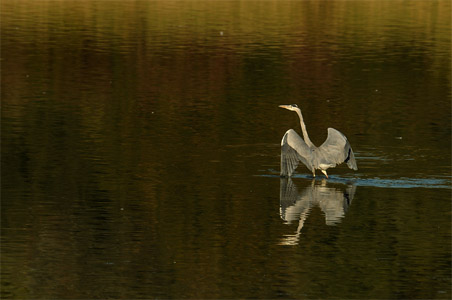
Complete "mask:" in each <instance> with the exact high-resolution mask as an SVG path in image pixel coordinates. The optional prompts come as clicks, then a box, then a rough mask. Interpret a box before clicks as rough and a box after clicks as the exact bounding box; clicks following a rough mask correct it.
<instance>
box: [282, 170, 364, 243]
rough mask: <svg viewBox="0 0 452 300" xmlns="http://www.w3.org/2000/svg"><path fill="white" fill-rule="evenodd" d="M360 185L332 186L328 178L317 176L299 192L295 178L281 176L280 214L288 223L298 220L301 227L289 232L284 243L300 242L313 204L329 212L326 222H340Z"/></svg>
mask: <svg viewBox="0 0 452 300" xmlns="http://www.w3.org/2000/svg"><path fill="white" fill-rule="evenodd" d="M355 190H356V186H355V185H347V186H343V187H342V188H339V187H338V186H336V187H332V186H331V185H330V186H328V184H327V182H326V181H325V180H322V182H321V184H318V183H316V181H315V180H312V182H311V183H310V184H309V185H307V186H306V188H305V189H304V190H303V191H302V192H298V189H297V187H296V185H295V184H294V183H293V181H292V179H291V178H288V179H286V178H281V182H280V215H281V218H282V219H283V220H284V221H286V223H287V224H290V223H292V222H293V221H296V220H298V222H299V223H298V228H297V231H296V233H295V234H294V235H286V236H285V238H284V240H283V241H281V244H282V245H296V244H298V241H299V238H300V234H301V229H302V228H303V225H304V222H305V220H306V219H307V217H308V215H309V213H310V211H311V208H312V207H313V206H316V205H318V206H319V207H320V209H321V210H322V211H323V213H324V214H325V222H326V225H336V224H338V223H339V222H340V221H341V219H342V218H343V217H344V216H345V213H346V212H347V210H348V208H349V206H350V205H351V203H352V200H353V197H354V195H355Z"/></svg>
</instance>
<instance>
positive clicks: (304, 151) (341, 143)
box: [279, 104, 358, 178]
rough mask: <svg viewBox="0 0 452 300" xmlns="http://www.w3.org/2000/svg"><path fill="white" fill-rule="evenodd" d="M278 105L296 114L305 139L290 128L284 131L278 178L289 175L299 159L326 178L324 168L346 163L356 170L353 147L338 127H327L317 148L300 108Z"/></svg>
mask: <svg viewBox="0 0 452 300" xmlns="http://www.w3.org/2000/svg"><path fill="white" fill-rule="evenodd" d="M279 107H281V108H285V109H288V110H290V111H294V112H296V113H297V115H298V117H299V118H300V124H301V131H302V132H303V138H304V140H303V139H302V138H301V137H300V136H299V135H298V134H297V133H296V132H295V130H293V129H289V130H287V132H286V133H285V134H284V136H283V138H282V140H281V177H291V176H292V174H293V172H294V171H295V169H296V168H297V167H298V164H299V162H302V163H303V164H304V165H305V166H306V167H307V168H308V169H309V170H310V171H311V172H312V176H314V177H315V170H317V169H319V170H320V171H322V173H323V174H325V176H326V178H328V174H327V172H326V170H327V169H329V168H334V167H335V166H336V165H339V164H341V163H346V164H347V166H348V167H349V168H350V169H352V170H358V167H357V166H356V161H355V155H354V153H353V150H352V147H351V146H350V143H349V142H348V140H347V138H346V137H345V135H343V134H342V133H341V132H340V131H339V130H336V129H334V128H328V137H327V139H326V140H325V142H324V143H323V144H322V145H321V146H320V147H316V146H315V145H314V144H313V143H312V142H311V140H310V139H309V135H308V132H307V131H306V125H305V124H304V121H303V115H302V114H301V110H300V108H299V107H298V106H297V105H296V104H291V105H279Z"/></svg>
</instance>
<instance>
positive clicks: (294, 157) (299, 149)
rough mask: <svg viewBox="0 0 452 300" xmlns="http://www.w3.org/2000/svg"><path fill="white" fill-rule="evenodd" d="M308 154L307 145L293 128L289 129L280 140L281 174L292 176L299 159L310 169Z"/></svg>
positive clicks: (309, 153)
mask: <svg viewBox="0 0 452 300" xmlns="http://www.w3.org/2000/svg"><path fill="white" fill-rule="evenodd" d="M310 156H312V155H311V149H310V148H309V147H308V145H306V143H305V142H304V140H303V139H302V138H301V137H300V136H299V135H298V134H297V133H296V132H295V131H294V130H293V129H289V130H288V131H287V132H286V134H284V136H283V138H282V141H281V176H292V173H293V171H294V170H295V169H296V168H297V166H298V163H299V162H300V161H301V162H302V163H303V164H305V165H306V167H308V169H309V170H311V169H312V168H311V166H312V164H311V163H310V162H309V161H310V158H309V157H310Z"/></svg>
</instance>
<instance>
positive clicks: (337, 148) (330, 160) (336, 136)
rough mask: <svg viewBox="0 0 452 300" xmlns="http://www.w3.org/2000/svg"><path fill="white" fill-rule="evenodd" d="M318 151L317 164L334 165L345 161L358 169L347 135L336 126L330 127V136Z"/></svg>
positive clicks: (349, 165)
mask: <svg viewBox="0 0 452 300" xmlns="http://www.w3.org/2000/svg"><path fill="white" fill-rule="evenodd" d="M316 152H317V153H316V160H317V161H316V164H317V165H320V164H324V165H330V166H331V167H333V166H336V165H338V164H341V163H343V162H345V163H347V165H348V167H349V168H350V169H353V170H358V167H357V166H356V161H355V155H354V153H353V149H352V147H351V146H350V143H349V142H348V140H347V138H346V137H345V135H343V134H342V133H341V132H340V131H338V130H336V129H334V128H328V137H327V139H326V141H325V142H324V143H323V144H322V145H321V146H320V147H319V148H317V150H316Z"/></svg>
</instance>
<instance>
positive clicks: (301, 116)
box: [296, 109, 314, 147]
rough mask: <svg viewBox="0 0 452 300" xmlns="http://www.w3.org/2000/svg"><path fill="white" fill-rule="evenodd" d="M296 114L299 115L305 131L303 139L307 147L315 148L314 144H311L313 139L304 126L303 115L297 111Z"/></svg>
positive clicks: (302, 128)
mask: <svg viewBox="0 0 452 300" xmlns="http://www.w3.org/2000/svg"><path fill="white" fill-rule="evenodd" d="M296 112H297V114H298V117H300V125H301V130H302V131H303V138H304V141H305V143H306V145H308V146H309V147H314V144H313V143H312V142H311V139H309V135H308V131H307V130H306V125H305V124H304V121H303V115H302V114H301V111H300V110H299V109H297V110H296Z"/></svg>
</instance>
